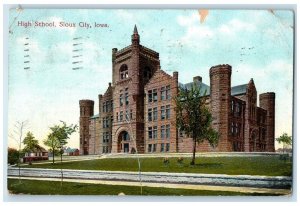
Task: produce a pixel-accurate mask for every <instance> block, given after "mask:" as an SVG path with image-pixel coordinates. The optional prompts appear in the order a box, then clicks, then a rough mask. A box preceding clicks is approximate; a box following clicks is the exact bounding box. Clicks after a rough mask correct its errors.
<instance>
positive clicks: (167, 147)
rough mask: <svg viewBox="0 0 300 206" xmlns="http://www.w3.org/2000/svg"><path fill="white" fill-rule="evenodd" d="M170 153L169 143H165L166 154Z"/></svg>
mask: <svg viewBox="0 0 300 206" xmlns="http://www.w3.org/2000/svg"><path fill="white" fill-rule="evenodd" d="M169 151H170V143H167V144H166V152H169Z"/></svg>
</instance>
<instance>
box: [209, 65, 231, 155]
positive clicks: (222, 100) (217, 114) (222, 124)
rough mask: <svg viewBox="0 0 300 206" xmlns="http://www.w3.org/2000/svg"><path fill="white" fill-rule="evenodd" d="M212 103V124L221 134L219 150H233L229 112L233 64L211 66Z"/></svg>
mask: <svg viewBox="0 0 300 206" xmlns="http://www.w3.org/2000/svg"><path fill="white" fill-rule="evenodd" d="M209 76H210V103H211V112H212V117H213V121H212V126H213V128H214V129H216V130H217V131H218V132H219V134H220V139H219V144H218V150H219V151H231V150H232V149H231V143H230V142H229V139H228V137H229V134H228V133H229V113H230V98H231V66H230V65H228V64H225V65H217V66H213V67H211V68H210V71H209Z"/></svg>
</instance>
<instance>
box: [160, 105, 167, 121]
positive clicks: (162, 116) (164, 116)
mask: <svg viewBox="0 0 300 206" xmlns="http://www.w3.org/2000/svg"><path fill="white" fill-rule="evenodd" d="M160 112H161V119H162V120H163V119H165V118H166V110H165V106H161V110H160Z"/></svg>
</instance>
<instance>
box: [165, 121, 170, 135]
mask: <svg viewBox="0 0 300 206" xmlns="http://www.w3.org/2000/svg"><path fill="white" fill-rule="evenodd" d="M166 138H170V125H169V124H168V125H166Z"/></svg>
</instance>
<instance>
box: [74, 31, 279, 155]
mask: <svg viewBox="0 0 300 206" xmlns="http://www.w3.org/2000/svg"><path fill="white" fill-rule="evenodd" d="M178 75H179V74H178V72H173V74H172V75H169V74H167V73H166V72H164V71H163V70H162V69H161V68H160V60H159V54H158V53H157V52H156V51H153V50H151V49H149V48H147V47H144V46H142V45H141V44H140V36H139V34H138V31H137V28H136V26H135V28H134V32H133V34H132V36H131V45H130V46H128V47H125V48H123V49H121V50H118V49H116V48H113V49H112V83H109V85H108V88H107V90H106V92H105V94H104V95H101V94H100V95H99V114H97V115H94V101H92V100H80V101H79V105H80V154H101V153H123V152H125V153H127V152H128V153H133V152H138V153H152V152H153V153H159V152H191V151H192V140H191V138H188V137H186V136H185V135H184V134H183V133H182V132H180V131H178V129H177V128H176V124H175V118H176V114H175V111H174V107H175V103H174V101H173V98H172V97H174V96H176V95H177V93H178V89H179V87H182V88H187V89H189V88H191V86H192V85H193V84H194V83H195V84H196V85H197V86H199V87H201V90H202V92H203V95H206V96H207V106H208V107H209V108H210V111H211V113H212V116H213V123H212V124H213V125H212V126H213V127H214V128H215V129H216V130H217V131H218V132H219V134H220V140H219V144H218V147H217V148H214V149H213V148H211V147H210V146H209V144H208V143H207V142H204V143H203V144H200V145H198V146H197V151H224V152H225V151H226V152H231V151H245V152H252V151H268V152H274V134H275V93H272V92H271V93H264V94H260V95H259V106H260V107H258V105H257V92H256V88H255V84H254V81H253V79H251V80H250V81H249V83H248V84H244V85H238V86H234V87H232V86H231V66H230V65H227V64H226V65H217V66H213V67H211V68H210V70H209V75H210V85H209V86H208V85H207V84H205V83H203V82H202V78H201V77H200V76H196V77H194V78H193V81H192V82H189V83H186V84H182V83H180V82H178ZM204 91H206V92H204ZM136 149H137V151H136Z"/></svg>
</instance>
